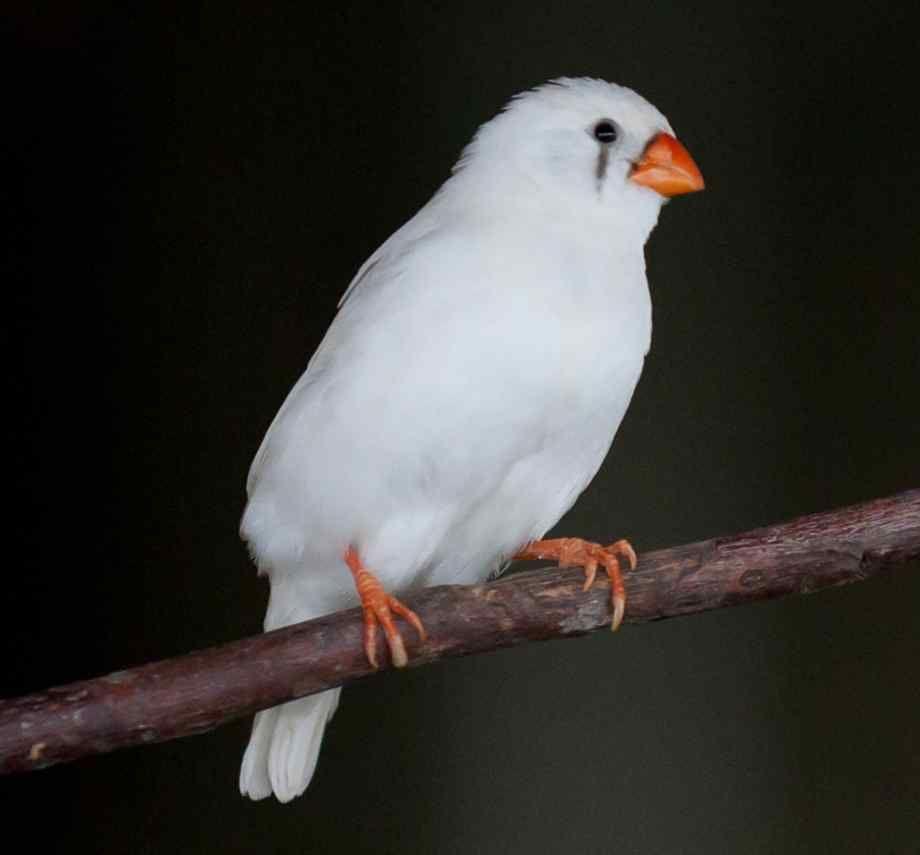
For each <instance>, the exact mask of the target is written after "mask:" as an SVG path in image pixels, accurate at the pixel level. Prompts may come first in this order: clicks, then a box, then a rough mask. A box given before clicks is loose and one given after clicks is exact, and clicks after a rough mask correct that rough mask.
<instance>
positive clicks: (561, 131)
mask: <svg viewBox="0 0 920 855" xmlns="http://www.w3.org/2000/svg"><path fill="white" fill-rule="evenodd" d="M455 169H456V171H457V173H458V178H459V177H460V176H462V175H464V173H469V174H470V177H471V178H472V179H473V180H474V181H475V179H476V178H477V177H478V178H480V179H482V181H481V182H480V186H485V187H488V188H489V189H488V193H489V196H490V197H491V198H490V202H491V203H494V204H499V205H500V204H502V198H503V197H504V198H507V200H508V202H509V204H511V205H530V206H539V207H541V208H548V209H550V210H555V211H556V212H557V213H558V215H559V216H560V217H566V216H574V217H580V216H583V215H587V216H591V215H593V214H599V215H601V216H604V215H609V216H612V217H614V218H616V219H620V220H623V221H624V222H626V221H632V222H635V223H636V224H637V226H639V228H640V230H642V229H643V228H644V227H645V226H646V225H647V229H646V234H647V230H650V229H651V227H652V226H653V225H654V222H655V220H657V216H658V211H659V209H660V207H661V204H662V203H663V202H664V201H665V200H666V199H667V198H669V197H671V196H676V195H678V194H681V193H690V192H693V191H696V190H702V189H703V186H704V184H703V177H702V175H701V174H700V171H699V169H698V168H697V166H696V164H695V163H694V162H693V158H691V157H690V154H689V153H688V152H687V150H686V149H685V148H684V146H683V145H682V144H681V143H680V142H678V140H677V138H676V136H675V134H674V131H673V129H672V128H671V126H670V124H669V123H668V120H667V119H666V118H665V117H664V116H663V115H662V114H661V113H660V112H659V111H658V110H657V109H655V107H653V106H652V105H651V104H649V102H648V101H646V100H645V99H644V98H642V97H641V96H640V95H638V94H636V93H635V92H633V91H632V90H631V89H627V88H626V87H623V86H617V85H616V84H612V83H607V82H605V81H603V80H595V79H590V78H560V79H559V80H554V81H552V82H550V83H547V84H545V85H543V86H540V87H538V88H536V89H532V90H530V91H528V92H525V93H523V94H521V95H518V96H516V97H515V98H513V99H512V100H511V102H510V103H509V104H508V105H507V107H506V108H505V109H504V111H503V112H501V113H500V114H499V115H498V116H496V117H495V118H494V119H492V121H490V122H488V123H486V124H485V125H483V126H482V127H481V128H480V129H479V131H478V133H477V134H476V137H475V138H474V140H473V142H472V143H471V144H470V145H469V147H468V148H467V149H466V151H465V152H464V155H463V157H462V158H461V159H460V162H459V163H458V164H457V167H456V168H455Z"/></svg>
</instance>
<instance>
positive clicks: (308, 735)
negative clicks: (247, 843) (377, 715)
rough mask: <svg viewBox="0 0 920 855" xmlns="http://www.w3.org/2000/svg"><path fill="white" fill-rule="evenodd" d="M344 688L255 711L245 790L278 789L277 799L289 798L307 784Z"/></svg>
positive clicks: (243, 772) (255, 795)
mask: <svg viewBox="0 0 920 855" xmlns="http://www.w3.org/2000/svg"><path fill="white" fill-rule="evenodd" d="M340 692H341V689H329V690H328V691H326V692H320V693H319V694H318V695H310V696H309V697H306V698H300V699H299V700H296V701H289V702H288V703H286V704H282V705H281V706H280V707H272V708H271V709H268V710H262V712H260V713H257V714H256V719H255V722H253V725H252V736H251V737H250V739H249V745H248V746H247V748H246V754H245V755H244V756H243V766H242V768H241V769H240V792H241V793H242V794H243V795H244V796H249V798H251V799H253V800H257V799H264V798H266V797H268V796H270V795H271V794H272V793H273V792H274V794H275V797H276V798H277V799H278V801H280V802H289V801H290V800H291V799H293V798H296V797H297V796H299V795H300V794H301V793H302V792H303V791H304V790H305V789H306V788H307V784H309V783H310V779H311V778H312V777H313V772H314V770H315V769H316V761H317V758H318V757H319V749H320V745H321V744H322V741H323V731H324V730H325V729H326V722H328V721H329V719H330V718H332V714H333V713H334V712H335V709H336V707H337V706H338V705H339V693H340Z"/></svg>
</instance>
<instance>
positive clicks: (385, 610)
mask: <svg viewBox="0 0 920 855" xmlns="http://www.w3.org/2000/svg"><path fill="white" fill-rule="evenodd" d="M345 563H346V564H347V565H348V569H349V570H351V575H352V576H354V579H355V588H357V590H358V596H359V597H360V598H361V606H362V608H363V609H364V652H365V653H366V654H367V660H368V662H370V663H371V665H372V666H373V667H374V668H377V667H378V666H377V624H378V623H379V624H380V625H381V626H382V627H383V632H384V634H385V635H386V638H387V646H388V647H389V648H390V659H391V660H392V662H393V664H394V665H395V666H396V667H397V668H403V667H404V666H405V665H406V663H407V662H408V661H409V657H408V656H406V645H405V644H404V643H403V639H402V636H401V635H400V634H399V630H398V629H397V628H396V625H395V624H394V623H393V613H395V614H397V615H399V616H400V617H403V618H405V619H406V620H407V621H409V623H411V624H412V626H414V627H415V629H416V631H417V632H418V634H419V637H420V638H421V639H422V641H424V640H425V627H424V626H422V622H421V621H420V620H419V617H418V615H417V614H416V613H415V612H414V611H412V609H410V608H407V607H406V606H404V605H403V604H402V603H401V602H400V601H399V600H397V599H396V597H391V596H390V595H389V594H388V593H387V592H386V591H385V590H384V589H383V585H381V584H380V580H379V579H378V578H377V577H376V576H375V575H374V574H373V573H371V571H370V570H368V569H367V568H366V567H365V566H364V564H362V563H361V559H360V558H359V557H358V551H357V550H356V549H355V548H354V547H353V546H349V547H348V549H346V550H345Z"/></svg>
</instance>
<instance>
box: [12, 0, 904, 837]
mask: <svg viewBox="0 0 920 855" xmlns="http://www.w3.org/2000/svg"><path fill="white" fill-rule="evenodd" d="M155 5H156V9H155V10H153V9H152V10H148V11H147V12H145V13H128V12H121V13H119V14H117V15H108V14H97V15H92V14H89V13H77V12H74V11H67V10H66V9H65V7H63V6H62V7H60V8H58V9H57V11H53V10H52V11H49V10H45V11H41V12H39V11H18V12H14V13H13V14H12V15H11V16H8V19H7V21H8V23H12V30H11V31H10V35H11V36H12V40H13V41H12V49H11V50H9V51H6V52H5V64H6V70H5V74H4V79H5V83H6V85H5V87H4V89H5V91H6V93H7V97H6V103H5V105H4V129H3V134H2V137H3V139H2V147H3V151H4V158H3V176H4V182H3V184H4V188H5V192H4V194H3V195H4V197H5V199H6V200H7V202H8V206H7V207H8V212H9V214H10V216H9V219H8V222H7V225H6V228H5V241H4V243H5V244H6V245H7V247H8V248H9V252H8V253H6V255H7V260H8V262H9V263H10V267H9V270H8V273H7V276H6V277H5V279H6V282H7V283H8V285H9V286H10V287H8V288H7V289H5V304H6V306H5V315H6V317H7V319H8V322H9V325H10V326H11V327H12V330H11V331H12V338H13V349H12V357H11V359H10V360H9V362H8V365H9V371H8V375H7V376H8V382H9V383H10V389H9V391H8V394H7V396H6V401H7V410H6V415H5V417H4V419H3V421H4V423H5V426H6V428H7V443H6V456H7V464H6V465H7V469H8V471H9V473H10V474H9V477H8V478H7V491H8V492H7V500H8V501H9V502H10V505H9V506H8V508H9V511H8V513H7V515H6V520H5V541H6V543H5V552H6V573H5V574H4V580H5V583H4V586H3V595H2V596H3V602H4V604H5V607H4V609H3V615H4V620H3V623H2V625H0V639H2V663H3V664H2V674H3V680H2V683H3V685H2V687H0V691H2V693H4V694H9V695H12V694H16V693H21V692H25V691H29V690H36V689H40V688H42V687H44V686H46V685H50V684H56V683H61V682H66V681H70V680H74V679H78V678H81V677H88V676H92V675H95V674H99V673H104V672H106V671H108V670H112V669H116V668H119V667H123V666H127V665H130V664H135V663H140V662H143V661H146V660H151V659H155V658H161V657H167V656H171V655H174V654H178V653H181V652H183V651H186V650H189V649H193V648H200V647H203V646H207V645H210V644H213V643H217V642H221V641H226V640H230V639H233V638H236V637H239V636H242V635H244V634H249V633H252V632H256V631H257V630H258V629H259V626H260V621H261V618H262V613H263V608H264V601H265V596H266V589H265V586H264V584H263V583H262V582H261V581H260V580H258V579H257V578H256V576H255V573H254V570H253V568H252V566H251V565H250V563H249V560H248V558H247V556H246V553H245V551H244V549H243V547H242V545H241V544H240V543H239V541H238V539H237V534H236V527H237V523H238V519H239V515H240V512H241V510H242V505H243V483H244V479H245V474H246V470H247V467H248V465H249V462H250V460H251V457H252V455H253V453H254V451H255V449H256V447H257V446H258V443H259V441H260V439H261V436H262V434H263V432H264V430H265V429H266V427H267V425H268V423H269V421H270V420H271V418H272V416H273V414H274V412H275V410H276V409H277V407H278V406H279V404H280V403H281V401H282V399H283V397H284V395H285V394H286V392H287V390H288V389H289V388H290V386H291V385H292V383H293V382H294V381H295V380H296V378H297V377H298V376H299V374H300V373H301V371H302V370H303V368H304V366H305V364H306V360H307V358H308V356H309V355H310V353H311V352H312V351H313V349H314V348H315V347H316V345H317V343H318V342H319V339H320V338H321V336H322V333H323V331H324V329H325V328H326V326H327V325H328V323H329V321H330V319H331V318H332V316H333V313H334V309H335V304H336V301H337V299H338V297H339V295H340V293H341V292H342V290H343V289H344V287H345V286H346V284H347V283H348V280H349V279H350V277H351V275H352V273H353V272H354V271H355V269H356V268H357V267H358V265H359V264H360V262H361V261H362V260H363V259H364V258H365V257H366V256H367V255H368V254H369V253H370V252H372V251H373V249H374V248H375V247H376V246H377V245H378V244H379V243H380V242H381V241H382V240H383V239H384V238H386V237H387V235H388V234H390V233H391V232H392V231H393V230H394V229H395V228H396V227H397V226H398V225H400V224H401V223H402V222H403V221H404V220H405V219H407V218H408V217H409V216H411V214H412V213H413V212H414V211H415V210H416V209H417V208H418V207H419V206H420V205H422V204H423V203H424V202H425V201H426V199H427V198H428V197H429V196H430V194H431V193H432V192H433V191H434V189H435V188H436V187H437V186H438V184H439V183H440V182H441V181H442V180H443V179H444V177H445V176H446V174H447V172H448V170H449V168H450V166H451V164H452V162H453V161H454V159H455V158H456V156H457V154H458V152H459V149H460V147H461V146H462V145H463V144H464V143H465V142H466V141H467V140H468V139H469V137H470V136H471V135H472V133H473V131H474V130H475V128H476V127H477V125H478V124H479V123H481V122H482V121H484V120H486V119H487V118H489V117H490V116H491V115H493V114H494V113H495V112H496V111H497V110H498V109H499V108H500V106H501V105H502V104H503V103H504V102H505V100H506V99H507V98H508V97H509V96H510V95H511V94H512V93H514V92H516V91H519V90H521V89H524V88H527V87H529V86H532V85H534V84H536V83H539V82H542V81H544V80H546V79H548V78H551V77H554V76H559V75H561V74H570V75H578V74H589V75H593V76H599V77H604V78H607V79H610V80H615V81H618V82H621V83H625V84H627V85H630V86H632V87H634V88H636V89H637V90H638V91H640V92H641V93H643V94H644V95H645V96H646V97H648V98H649V99H650V100H651V101H653V102H654V103H655V104H656V105H657V106H658V107H660V108H661V109H662V111H663V112H664V113H665V114H666V115H668V117H669V118H670V120H671V122H672V124H673V125H674V126H675V128H676V129H677V131H678V134H679V136H680V138H681V139H682V141H683V142H684V143H685V144H686V145H687V147H688V148H689V149H690V151H691V152H692V153H693V155H694V157H695V158H696V160H697V162H698V163H699V164H700V166H701V169H702V171H703V173H704V175H705V176H706V179H707V183H708V189H707V191H706V192H705V193H702V194H698V195H696V196H693V197H688V198H683V199H678V200H676V201H675V202H674V203H673V204H670V205H668V206H667V208H666V209H665V210H664V211H663V214H662V219H661V224H660V225H659V227H658V229H657V231H656V232H655V233H654V235H653V237H652V240H651V242H650V244H649V247H648V259H649V264H648V267H649V278H650V281H651V285H652V293H653V301H654V306H655V331H654V342H653V349H652V353H651V355H650V357H649V360H648V362H647V363H646V370H645V375H644V377H643V380H642V382H641V383H640V386H639V389H638V391H637V394H636V396H635V398H634V402H633V405H632V407H631V410H630V412H629V414H628V416H627V418H626V421H625V423H624V425H623V427H622V429H621V431H620V435H619V437H618V439H617V442H616V443H615V446H614V451H613V453H612V455H611V457H610V459H609V460H608V462H607V464H606V465H605V467H604V469H603V470H602V472H601V474H600V475H599V476H598V478H597V480H596V481H595V483H594V484H593V485H592V487H591V488H590V489H589V491H588V492H587V493H586V494H585V495H584V497H583V498H582V499H581V501H580V502H579V503H578V505H577V506H576V507H575V509H574V510H573V511H572V512H571V513H570V514H569V516H568V517H567V518H566V519H565V520H564V521H563V522H562V524H561V526H560V527H559V530H560V531H564V532H566V533H572V534H575V533H577V534H579V535H582V536H585V537H594V538H598V539H610V538H611V537H613V536H619V535H629V536H630V537H631V539H632V540H633V543H634V544H635V545H636V546H637V547H638V548H639V550H640V551H641V550H642V549H650V548H655V547H662V546H668V545H674V544H677V543H680V542H684V541H689V540H694V539H700V538H703V537H707V536H711V535H716V534H721V533H730V532H733V531H737V530H741V529H744V528H748V527H751V526H755V525H759V524H765V523H769V522H773V521H777V520H780V519H783V518H786V517H790V516H793V515H796V514H799V513H802V512H808V511H814V510H821V509H824V508H828V507H832V506H835V505H841V504H845V503H849V502H855V501H859V500H862V499H867V498H871V497H874V496H878V495H884V494H887V493H890V492H894V491H896V490H898V489H902V488H905V487H909V486H917V485H918V482H920V478H918V473H920V428H918V424H917V418H918V415H920V406H918V369H920V366H918V341H917V332H918V326H920V294H918V287H920V249H918V242H917V237H918V221H920V202H918V196H917V190H918V188H920V164H918V155H917V150H918V144H917V141H918V139H920V111H918V110H917V53H916V43H915V41H916V40H915V34H916V32H917V30H918V24H920V20H918V15H917V13H916V12H909V13H908V12H905V11H898V10H897V9H894V8H890V7H885V8H884V9H883V10H880V9H879V8H878V7H876V6H873V5H870V4H855V3H846V2H843V3H836V4H834V5H833V7H830V6H827V5H825V4H821V5H820V6H815V7H814V9H812V10H809V9H808V8H807V7H806V6H804V5H803V4H790V5H788V6H787V7H786V8H777V7H776V6H775V5H774V4H772V3H765V2H755V3H752V4H745V7H744V9H742V8H741V6H740V4H738V6H737V7H736V4H734V3H732V4H729V3H724V4H714V5H712V6H710V7H708V8H707V9H706V10H705V11H702V10H690V9H688V8H687V5H686V4H674V5H673V6H672V5H664V4H653V3H650V2H649V0H645V2H625V3H622V2H617V3H610V2H607V3H587V2H574V0H573V2H568V3H564V4H554V5H553V6H552V7H550V6H546V7H542V8H541V7H539V6H535V5H534V4H532V3H507V4H502V7H501V8H500V9H494V8H491V7H489V6H487V5H483V6H481V7H476V6H475V5H473V6H471V5H468V4H463V5H461V4H452V5H450V6H445V7H441V6H440V5H438V4H430V5H425V6H423V5H422V4H397V3H390V4H380V6H376V7H372V6H370V5H368V6H367V7H362V8H358V7H355V8H349V7H347V6H338V7H334V6H327V7H325V8H324V9H321V10H319V9H308V8H307V6H306V5H305V4H296V5H292V6H291V7H287V8H281V7H269V6H268V5H265V4H263V5H257V4H250V5H249V6H247V7H246V8H245V9H244V8H236V9H232V8H230V7H229V6H227V5H226V4H208V5H205V6H203V7H201V8H198V7H196V6H193V5H188V6H183V7H182V11H181V12H180V11H176V10H175V9H174V10H172V11H170V10H168V8H167V7H164V6H160V5H159V4H155ZM593 345H594V346H596V347H598V348H602V347H603V346H604V342H603V341H597V342H594V343H593ZM918 603H920V575H918V574H917V573H916V569H915V570H914V572H903V573H901V574H899V575H897V576H891V577H889V578H883V579H878V580H876V581H872V582H869V583H866V584H862V585H859V586H854V587H852V588H849V589H844V590H839V591H832V592H827V593H822V594H820V595H817V596H814V597H808V598H797V599H794V600H787V601H782V602H776V603H772V604H765V605H759V606H754V607H746V608H740V609H736V610H724V611H720V612H718V613H712V614H708V615H701V616H695V617H692V618H687V619H684V620H679V621H672V622H667V623H662V624H657V625H654V626H647V627H642V628H628V627H627V628H626V630H625V631H623V632H621V633H620V634H619V635H618V636H617V637H616V638H612V637H610V636H609V635H607V634H605V633H601V634H598V635H596V636H592V637H591V638H589V639H585V640H582V641H578V642H568V643H565V644H563V643H552V644H543V645H534V646H530V647H528V648H525V649H520V650H516V651H506V652H502V653H498V654H494V655H491V656H481V657H476V658H472V659H469V660H464V661H457V662H452V663H448V664H445V665H443V666H436V667H430V668H425V669H420V670H418V671H416V672H412V673H407V674H399V675H387V676H384V677H382V678H380V679H376V680H372V681H368V682H366V683H364V684H362V685H361V686H358V687H355V688H353V689H350V690H348V691H346V692H345V695H344V703H343V705H342V707H341V709H340V711H339V713H338V715H337V717H336V719H335V721H334V723H333V725H332V726H331V728H330V730H329V731H328V736H327V739H326V744H325V746H324V749H323V754H322V756H321V759H320V765H319V769H318V773H317V775H316V778H315V779H314V781H313V784H312V785H311V788H310V789H309V790H308V792H307V794H306V795H305V796H304V797H303V798H300V799H298V800H297V801H295V802H293V803H291V804H290V805H287V806H279V805H278V804H277V803H275V802H273V801H269V802H263V803H259V804H252V803H249V802H247V801H243V800H242V799H241V798H240V797H239V795H238V793H237V789H236V778H237V773H238V766H239V760H240V757H241V753H242V750H243V747H244V745H245V742H246V739H247V737H248V729H249V722H248V721H245V722H244V721H241V722H238V723H236V724H234V725H231V726H229V727H226V728H224V729H222V730H220V731H218V732H215V733H212V734H209V735H206V736H202V737H198V738H195V739H190V740H184V741H180V742H174V743H169V744H164V745H158V746H151V747H146V748H143V749H138V750H133V751H128V752H122V753H120V754H115V755H111V756H106V757H100V758H94V759H90V760H86V761H82V762H79V763H76V764H73V765H70V766H64V767H57V768H54V769H51V770H48V771H44V772H40V773H36V774H32V775H28V776H21V777H16V778H7V779H4V780H3V781H2V782H0V813H2V814H3V815H4V821H5V827H6V828H7V831H6V832H5V834H6V835H10V834H12V833H13V832H12V829H14V828H17V827H21V829H22V830H25V831H27V832H28V834H29V836H30V839H31V840H32V843H31V844H30V848H33V849H35V850H37V851H42V850H43V849H47V850H49V851H52V850H57V851H67V852H98V851H101V852H222V853H230V852H255V851H258V852H348V851H370V850H372V849H373V850H374V851H378V852H400V853H409V852H439V853H453V852H464V853H466V852H607V851H619V852H637V853H647V852H648V853H661V852H707V853H711V852H745V853H747V852H752V853H761V852H763V853H767V852H780V851H782V852H787V853H788V852H806V851H807V852H831V851H833V852H844V851H846V852H886V853H902V852H904V853H907V852H910V853H914V852H916V851H917V849H918V840H920V737H918V733H917V720H918V718H920V696H918V681H917V668H918V662H920V641H918V634H920V633H918V629H917V618H916V613H917V607H918ZM33 811H34V812H35V813H33ZM35 816H39V817H41V819H40V820H39V821H36V819H35V818H34V817H35Z"/></svg>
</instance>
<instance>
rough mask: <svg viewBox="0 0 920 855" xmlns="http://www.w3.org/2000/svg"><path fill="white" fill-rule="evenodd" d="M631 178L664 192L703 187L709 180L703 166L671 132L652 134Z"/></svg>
mask: <svg viewBox="0 0 920 855" xmlns="http://www.w3.org/2000/svg"><path fill="white" fill-rule="evenodd" d="M629 179H630V181H635V182H636V184H641V185H642V186H643V187H650V188H651V189H652V190H655V191H657V192H658V193H660V194H661V195H662V196H679V195H680V194H681V193H693V192H695V191H697V190H702V189H703V188H704V187H705V186H706V184H705V182H704V181H703V176H702V175H701V174H700V170H699V167H698V166H697V165H696V164H695V163H694V162H693V158H692V157H690V152H688V151H687V149H685V148H684V147H683V146H682V145H681V144H680V143H679V142H678V141H677V140H676V139H674V137H672V136H671V135H670V134H666V133H660V134H657V135H656V136H654V137H652V139H651V141H650V142H649V144H648V145H647V146H646V147H645V151H644V152H642V157H641V158H639V160H638V162H637V163H636V164H635V165H634V166H633V169H632V172H631V173H630V174H629Z"/></svg>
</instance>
